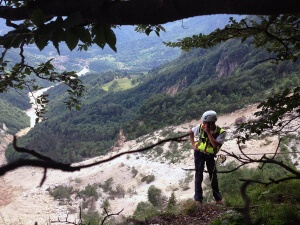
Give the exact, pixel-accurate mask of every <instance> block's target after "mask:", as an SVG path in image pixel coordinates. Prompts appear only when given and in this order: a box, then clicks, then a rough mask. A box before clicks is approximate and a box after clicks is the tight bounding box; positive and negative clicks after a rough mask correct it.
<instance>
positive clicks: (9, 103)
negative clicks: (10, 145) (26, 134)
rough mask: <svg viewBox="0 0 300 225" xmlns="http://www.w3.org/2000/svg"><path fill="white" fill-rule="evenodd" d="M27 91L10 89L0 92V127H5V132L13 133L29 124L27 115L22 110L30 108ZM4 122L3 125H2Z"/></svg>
mask: <svg viewBox="0 0 300 225" xmlns="http://www.w3.org/2000/svg"><path fill="white" fill-rule="evenodd" d="M30 106H31V105H30V103H29V98H28V96H27V93H25V92H24V93H18V92H16V91H15V90H11V91H9V92H6V93H1V94H0V129H2V128H3V127H6V128H5V130H6V129H7V132H8V133H10V134H15V133H16V132H18V131H19V130H20V129H22V128H25V127H28V126H29V117H28V116H27V115H26V114H25V112H23V110H26V109H28V108H30ZM3 124H5V125H3Z"/></svg>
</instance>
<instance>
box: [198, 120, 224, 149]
mask: <svg viewBox="0 0 300 225" xmlns="http://www.w3.org/2000/svg"><path fill="white" fill-rule="evenodd" d="M202 128H203V130H204V131H205V132H206V133H207V136H208V139H209V142H210V143H211V145H212V147H213V149H214V152H215V153H216V151H217V148H218V147H219V146H221V145H222V144H221V143H219V142H217V141H216V139H215V138H214V137H213V136H212V134H211V133H210V130H209V128H208V127H207V126H206V125H203V126H202Z"/></svg>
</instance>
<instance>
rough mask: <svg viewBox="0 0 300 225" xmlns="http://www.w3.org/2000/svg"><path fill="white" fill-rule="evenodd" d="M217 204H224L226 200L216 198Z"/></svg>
mask: <svg viewBox="0 0 300 225" xmlns="http://www.w3.org/2000/svg"><path fill="white" fill-rule="evenodd" d="M216 204H217V205H224V202H223V201H222V200H216Z"/></svg>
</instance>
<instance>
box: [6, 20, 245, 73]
mask: <svg viewBox="0 0 300 225" xmlns="http://www.w3.org/2000/svg"><path fill="white" fill-rule="evenodd" d="M235 18H242V17H241V16H235ZM228 21H229V16H228V15H216V16H202V17H194V18H189V19H185V20H182V21H177V22H172V23H167V24H165V25H163V26H164V28H165V29H166V32H163V31H162V32H161V33H160V37H158V36H157V35H156V34H154V33H151V34H150V37H148V36H147V35H146V34H141V33H138V32H135V31H134V27H133V26H121V27H118V28H116V29H115V34H116V36H117V49H118V52H117V53H115V52H114V51H112V50H111V49H110V48H109V47H108V46H105V48H104V49H103V50H102V49H101V48H99V47H98V46H96V45H95V46H92V47H91V48H90V49H89V50H88V51H87V52H85V51H82V52H79V51H76V50H73V51H72V52H70V51H69V49H68V48H67V46H66V45H65V44H60V51H61V55H60V56H59V55H58V54H57V51H56V49H55V48H54V47H53V45H52V43H49V45H48V46H47V47H46V48H45V49H44V50H43V51H42V52H40V51H39V50H38V49H37V47H36V46H35V45H32V46H28V47H26V48H25V55H26V56H27V62H29V63H33V64H37V63H39V62H42V61H45V60H47V59H50V58H55V61H54V64H55V65H56V66H57V69H59V70H75V71H79V70H80V69H82V67H84V66H89V68H90V69H91V70H92V71H95V72H103V71H107V70H115V69H121V70H129V71H135V72H144V71H148V70H150V69H152V68H153V67H156V66H158V65H161V64H163V63H165V62H168V61H170V60H173V59H175V58H176V57H178V56H179V55H180V52H181V51H180V50H179V49H172V48H167V47H165V46H164V45H163V43H162V42H163V41H171V40H172V41H175V40H176V39H178V38H182V37H185V36H188V35H193V34H199V33H209V32H211V31H213V30H214V29H216V28H218V27H224V26H225V25H226V24H227V23H228ZM8 30H9V29H8V28H7V27H6V26H5V22H4V21H3V20H0V35H3V34H4V33H5V32H7V31H8ZM8 56H9V58H10V59H11V60H12V61H18V60H19V56H18V52H17V51H15V50H12V51H11V52H10V53H8Z"/></svg>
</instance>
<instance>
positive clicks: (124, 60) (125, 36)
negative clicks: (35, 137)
mask: <svg viewBox="0 0 300 225" xmlns="http://www.w3.org/2000/svg"><path fill="white" fill-rule="evenodd" d="M234 17H235V18H236V19H238V18H242V17H241V16H234ZM228 20H229V16H228V15H217V16H203V17H195V18H190V19H185V20H183V21H177V22H173V23H168V24H166V25H165V26H164V27H165V29H166V32H161V34H160V37H158V36H157V35H156V34H154V32H152V33H150V36H151V37H148V36H147V35H146V34H144V33H143V34H141V33H138V32H135V31H134V27H133V26H122V27H117V28H116V29H115V30H114V31H115V34H116V37H117V40H118V41H117V49H118V53H115V52H113V51H112V50H111V49H110V48H107V47H105V48H104V49H103V50H102V49H100V48H99V47H98V46H92V47H91V48H90V49H89V51H87V52H85V51H82V52H80V51H77V50H74V51H72V52H70V51H69V49H68V47H67V46H66V45H65V44H64V45H61V46H60V51H61V54H60V55H58V53H57V51H56V49H55V48H54V47H53V46H52V45H51V44H50V45H49V46H47V47H46V48H45V49H44V50H43V51H39V50H38V48H37V47H36V46H35V45H30V46H26V47H24V55H25V56H26V63H28V64H30V65H34V66H37V65H38V64H40V63H42V62H45V61H47V60H49V59H51V58H54V59H53V61H52V62H53V64H54V65H55V67H56V69H57V70H58V71H65V70H75V71H80V70H81V69H82V68H84V67H88V68H89V69H90V70H91V71H97V72H103V71H108V70H111V71H114V70H119V71H128V72H129V71H133V72H134V73H135V72H138V74H140V73H141V72H145V71H148V70H149V69H152V68H153V67H155V66H158V65H161V64H162V63H164V62H168V61H170V60H172V59H174V58H176V57H178V56H179V54H180V50H179V49H172V48H168V47H166V46H164V45H163V43H162V42H163V41H170V40H174V41H175V40H176V39H177V38H181V37H184V36H187V35H190V34H192V33H200V32H202V33H209V32H211V31H213V30H214V29H216V28H219V27H223V26H224V25H225V24H226V23H227V22H228ZM199 24H201V25H199ZM191 28H192V29H191ZM8 31H9V28H8V27H7V26H6V25H5V21H4V20H0V34H4V33H7V32H8ZM1 53H2V50H1V49H0V54H1ZM6 57H7V58H6V59H7V60H8V61H10V62H11V63H17V62H20V60H21V59H20V55H19V52H18V50H17V49H11V50H9V51H8V52H7V53H6ZM118 73H119V72H118ZM119 76H120V75H119ZM30 79H32V78H30ZM107 79H113V77H111V78H109V77H107ZM35 80H36V84H35V85H39V86H40V87H47V86H50V85H53V84H51V83H50V82H48V83H47V82H45V81H44V80H37V79H35ZM60 89H62V90H63V91H64V90H65V88H63V87H61V88H60ZM27 93H28V90H27V91H26V90H24V91H22V92H21V95H20V94H19V93H17V92H16V90H14V89H12V90H10V91H9V92H8V93H1V94H0V102H1V104H2V107H3V108H2V110H1V121H0V122H2V123H5V124H6V125H7V126H8V128H9V130H11V131H10V132H11V133H15V132H16V131H17V130H18V129H19V128H23V127H26V126H28V124H27V123H26V124H23V123H22V122H21V121H19V122H16V121H15V122H14V123H12V121H14V119H13V117H12V118H10V114H11V113H10V112H16V110H15V109H14V108H11V106H10V104H12V105H13V106H16V107H17V108H19V109H22V110H25V109H27V108H29V107H30V104H29V98H28V96H27ZM4 100H5V101H4ZM7 103H9V104H7ZM7 107H8V108H7ZM17 111H18V110H17ZM18 112H19V111H18ZM19 116H20V117H22V118H23V119H22V121H27V119H25V118H26V117H27V116H26V115H25V113H22V112H21V111H20V115H19ZM8 124H10V125H8ZM12 124H14V125H13V126H11V125H12ZM1 125H2V124H1ZM12 130H13V131H12Z"/></svg>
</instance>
